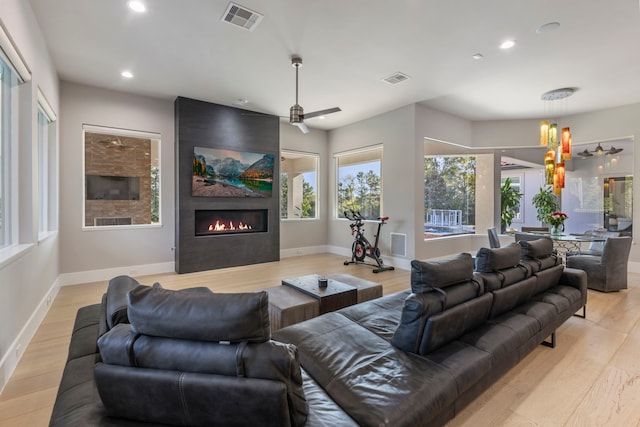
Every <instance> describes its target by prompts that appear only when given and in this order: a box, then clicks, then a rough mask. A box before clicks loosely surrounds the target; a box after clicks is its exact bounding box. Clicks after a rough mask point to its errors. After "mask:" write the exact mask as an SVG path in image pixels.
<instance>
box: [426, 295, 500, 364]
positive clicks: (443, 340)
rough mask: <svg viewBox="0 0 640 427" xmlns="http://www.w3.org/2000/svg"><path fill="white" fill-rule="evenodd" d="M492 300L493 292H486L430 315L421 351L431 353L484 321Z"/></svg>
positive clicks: (487, 315)
mask: <svg viewBox="0 0 640 427" xmlns="http://www.w3.org/2000/svg"><path fill="white" fill-rule="evenodd" d="M492 300H493V295H492V294H491V293H488V294H484V295H482V296H481V297H478V298H474V299H472V300H469V301H467V302H464V303H462V304H458V305H456V306H455V307H452V308H450V309H448V310H446V311H443V312H441V313H436V314H434V315H433V316H431V317H429V319H428V320H427V324H426V327H425V329H424V335H423V337H422V340H421V343H420V347H419V353H420V354H421V355H426V354H429V353H431V352H432V351H434V350H435V349H437V348H439V347H442V346H443V345H445V344H447V343H448V342H450V341H453V340H455V339H456V338H458V337H460V336H462V335H463V334H464V333H465V332H467V331H470V330H471V329H473V328H475V327H478V326H479V325H481V324H482V323H484V322H485V321H486V320H487V319H488V317H489V310H490V309H491V301H492Z"/></svg>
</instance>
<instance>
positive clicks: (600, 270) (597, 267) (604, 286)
mask: <svg viewBox="0 0 640 427" xmlns="http://www.w3.org/2000/svg"><path fill="white" fill-rule="evenodd" d="M630 251H631V237H609V238H608V239H607V241H606V243H605V244H604V248H603V250H602V256H598V255H574V256H570V257H567V267H571V268H579V269H581V270H584V271H586V272H587V287H588V288H589V289H595V290H597V291H602V292H613V291H619V290H620V289H627V263H628V261H629V252H630Z"/></svg>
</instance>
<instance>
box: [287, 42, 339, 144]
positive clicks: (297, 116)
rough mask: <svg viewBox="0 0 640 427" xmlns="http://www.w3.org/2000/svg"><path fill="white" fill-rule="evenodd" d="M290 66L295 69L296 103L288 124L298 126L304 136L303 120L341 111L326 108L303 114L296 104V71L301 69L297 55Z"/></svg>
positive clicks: (305, 127) (307, 131)
mask: <svg viewBox="0 0 640 427" xmlns="http://www.w3.org/2000/svg"><path fill="white" fill-rule="evenodd" d="M291 65H292V66H293V67H294V68H295V69H296V103H295V104H294V105H292V106H291V108H290V109H289V123H290V124H292V125H294V126H298V128H299V129H300V131H301V132H302V133H304V134H306V133H309V128H307V125H305V124H304V119H311V118H313V117H320V116H324V115H326V114H331V113H337V112H338V111H342V110H341V109H340V107H333V108H327V109H325V110H318V111H313V112H311V113H307V114H304V109H303V108H302V106H301V105H300V104H298V69H299V68H300V67H302V58H300V57H299V56H297V55H293V56H292V57H291Z"/></svg>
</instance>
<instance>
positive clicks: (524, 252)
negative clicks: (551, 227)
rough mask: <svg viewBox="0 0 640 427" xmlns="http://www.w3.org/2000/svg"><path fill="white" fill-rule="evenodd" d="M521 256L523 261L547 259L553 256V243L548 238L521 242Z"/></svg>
mask: <svg viewBox="0 0 640 427" xmlns="http://www.w3.org/2000/svg"><path fill="white" fill-rule="evenodd" d="M518 243H519V244H520V247H521V256H522V258H523V259H541V258H547V257H549V256H551V255H552V254H553V241H552V240H551V239H550V238H548V237H541V238H539V239H536V240H528V241H527V240H520V241H519V242H518Z"/></svg>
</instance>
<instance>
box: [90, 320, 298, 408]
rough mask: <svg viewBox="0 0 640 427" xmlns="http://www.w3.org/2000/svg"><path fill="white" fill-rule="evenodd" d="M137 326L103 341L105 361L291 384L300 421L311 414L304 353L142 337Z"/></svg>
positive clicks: (272, 345)
mask: <svg viewBox="0 0 640 427" xmlns="http://www.w3.org/2000/svg"><path fill="white" fill-rule="evenodd" d="M132 329H133V327H132V325H124V324H121V325H118V326H116V327H115V328H113V329H111V330H110V331H109V332H108V333H106V334H104V335H103V336H102V337H100V339H99V340H98V346H99V348H100V355H101V357H102V361H103V362H104V363H107V364H110V365H120V366H130V367H138V368H146V369H158V370H168V371H179V372H191V373H199V374H212V375H225V376H232V377H246V378H261V379H267V380H273V381H280V382H283V383H285V385H286V388H287V399H288V406H289V408H290V409H291V411H292V412H293V413H294V414H297V415H295V416H296V417H297V418H300V419H302V420H304V418H305V417H306V414H307V412H308V408H307V403H306V400H305V397H304V391H303V389H302V377H301V372H300V364H299V362H298V352H297V349H296V347H295V346H294V345H292V344H285V343H280V342H276V341H271V340H269V341H266V342H260V343H240V344H220V343H217V342H210V341H209V342H207V341H191V340H182V339H174V338H163V337H152V336H148V335H139V336H137V335H136V334H135V333H134V332H133V330H132Z"/></svg>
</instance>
